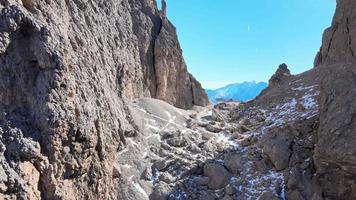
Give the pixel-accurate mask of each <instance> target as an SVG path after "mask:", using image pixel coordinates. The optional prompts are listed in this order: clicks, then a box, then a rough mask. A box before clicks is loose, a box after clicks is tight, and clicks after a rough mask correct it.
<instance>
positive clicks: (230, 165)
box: [224, 153, 244, 175]
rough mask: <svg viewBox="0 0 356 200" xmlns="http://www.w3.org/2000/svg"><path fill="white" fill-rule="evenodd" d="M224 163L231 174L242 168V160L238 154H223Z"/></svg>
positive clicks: (235, 173)
mask: <svg viewBox="0 0 356 200" xmlns="http://www.w3.org/2000/svg"><path fill="white" fill-rule="evenodd" d="M224 165H225V167H226V168H227V169H228V170H229V172H230V173H231V174H234V175H237V174H239V172H240V171H242V170H243V166H244V161H243V158H242V156H241V155H240V154H236V153H228V154H225V156H224Z"/></svg>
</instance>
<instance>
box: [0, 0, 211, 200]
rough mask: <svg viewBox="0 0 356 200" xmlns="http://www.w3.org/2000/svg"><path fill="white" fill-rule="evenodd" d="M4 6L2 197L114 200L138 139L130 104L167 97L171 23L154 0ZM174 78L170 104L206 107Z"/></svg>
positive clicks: (13, 0)
mask: <svg viewBox="0 0 356 200" xmlns="http://www.w3.org/2000/svg"><path fill="white" fill-rule="evenodd" d="M0 9H1V16H0V63H1V65H0V111H1V113H0V133H1V134H0V198H8V199H17V198H20V199H22V198H24V199H39V198H43V199H117V198H118V194H119V193H120V192H119V190H120V187H122V185H124V184H127V183H121V182H120V176H121V173H120V170H119V169H117V167H115V166H116V165H115V164H116V161H117V160H119V159H120V156H119V154H118V152H119V151H120V149H122V148H123V146H124V145H125V143H126V141H125V140H126V139H125V138H126V136H132V135H134V134H135V129H134V128H133V127H132V126H131V123H130V121H131V118H130V116H129V115H127V112H126V106H125V102H124V101H126V99H129V100H131V99H135V98H139V97H156V96H157V94H158V93H159V92H160V90H161V88H159V89H158V87H157V78H160V77H161V75H160V74H158V73H157V70H156V69H155V62H157V58H156V55H155V52H154V49H155V48H154V46H155V43H156V42H155V41H156V38H157V37H158V35H159V34H160V32H161V29H162V17H163V18H164V17H165V16H163V15H161V13H160V12H159V11H158V9H157V7H156V2H155V1H152V0H105V1H87V0H75V1H65V0H53V1H39V0H33V1H32V0H22V1H21V0H1V1H0ZM169 26H171V27H172V25H169ZM167 34H168V36H171V34H173V36H172V40H174V38H176V36H175V33H172V32H168V33H167ZM168 36H167V37H168ZM175 42H176V43H178V41H175ZM175 47H176V48H177V49H179V45H178V46H177V45H176V46H175ZM179 55H181V54H178V57H177V58H179ZM163 59H165V58H164V57H163ZM171 61H172V62H174V61H175V60H171ZM175 62H182V58H180V60H177V61H175ZM172 66H178V65H172ZM179 66H184V65H179ZM162 67H163V66H162ZM166 67H167V68H169V69H171V66H166ZM180 72H181V73H182V74H183V76H185V77H190V75H189V74H188V72H187V71H186V68H184V67H183V68H181V69H180ZM184 74H185V75H184ZM173 75H175V74H172V73H171V74H169V76H173ZM177 81H179V84H178V82H176V83H172V82H170V85H173V86H174V85H175V86H176V88H177V92H175V93H173V94H172V95H170V96H169V98H166V99H165V100H166V101H167V102H169V103H171V104H174V105H176V106H180V107H183V108H190V107H192V106H193V105H194V104H197V105H205V104H207V103H208V100H207V98H204V97H203V99H201V100H200V99H199V98H201V97H200V96H199V97H196V96H197V95H199V93H201V94H204V92H203V90H202V88H201V87H200V84H198V83H197V82H196V81H194V79H193V78H187V79H183V80H177ZM181 81H189V83H183V82H181ZM180 87H182V88H180ZM157 89H158V91H157ZM181 91H186V92H187V93H185V94H180V92H181ZM204 101H205V102H204Z"/></svg>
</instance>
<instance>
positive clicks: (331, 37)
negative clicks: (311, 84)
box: [314, 0, 356, 67]
mask: <svg viewBox="0 0 356 200" xmlns="http://www.w3.org/2000/svg"><path fill="white" fill-rule="evenodd" d="M355 17H356V3H355V1H353V0H338V1H337V6H336V12H335V15H334V18H333V21H332V24H331V26H330V27H329V28H328V29H326V30H325V32H324V35H323V39H322V46H321V48H320V51H319V53H318V54H317V56H316V58H315V62H314V66H316V67H318V66H322V65H324V66H325V65H326V64H335V63H352V62H355V61H356V41H355V38H356V20H355Z"/></svg>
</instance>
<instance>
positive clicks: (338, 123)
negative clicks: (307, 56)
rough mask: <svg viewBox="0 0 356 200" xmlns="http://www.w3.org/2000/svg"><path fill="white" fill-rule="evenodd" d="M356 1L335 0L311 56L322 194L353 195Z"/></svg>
mask: <svg viewBox="0 0 356 200" xmlns="http://www.w3.org/2000/svg"><path fill="white" fill-rule="evenodd" d="M355 52H356V2H355V1H353V0H338V1H337V8H336V12H335V15H334V18H333V22H332V25H331V27H330V28H328V29H326V30H325V32H324V35H323V43H322V47H321V48H320V52H319V53H318V55H317V57H316V59H315V66H316V69H319V73H320V74H321V76H322V78H321V83H320V88H321V91H320V101H319V104H320V124H319V130H318V142H317V144H316V148H315V154H314V160H315V165H316V169H317V176H318V179H319V182H320V184H321V186H322V190H323V193H324V196H325V197H326V198H330V199H355V198H356V182H355V180H356V171H355V166H356V156H355V155H356V154H355V153H356V150H355V145H354V144H355V142H356V135H355V130H356V124H355V115H356V105H355V99H356V93H355V87H356V85H355V83H356V78H355V77H356V76H355V74H356V72H355V69H356V62H355V61H356V60H355V58H356V55H355Z"/></svg>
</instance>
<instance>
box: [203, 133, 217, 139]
mask: <svg viewBox="0 0 356 200" xmlns="http://www.w3.org/2000/svg"><path fill="white" fill-rule="evenodd" d="M201 137H202V139H203V140H210V139H211V138H213V137H215V135H214V134H212V133H209V132H203V133H202V135H201Z"/></svg>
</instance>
